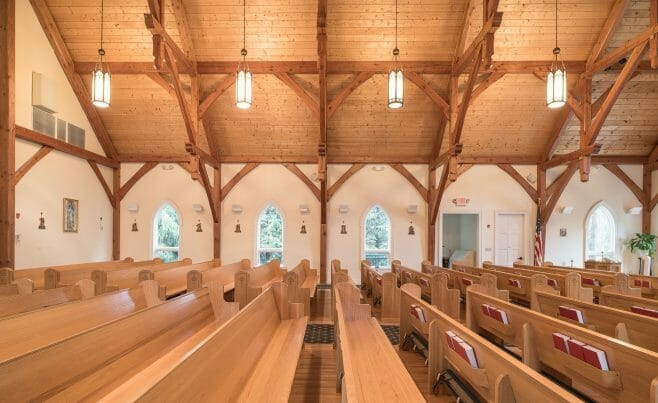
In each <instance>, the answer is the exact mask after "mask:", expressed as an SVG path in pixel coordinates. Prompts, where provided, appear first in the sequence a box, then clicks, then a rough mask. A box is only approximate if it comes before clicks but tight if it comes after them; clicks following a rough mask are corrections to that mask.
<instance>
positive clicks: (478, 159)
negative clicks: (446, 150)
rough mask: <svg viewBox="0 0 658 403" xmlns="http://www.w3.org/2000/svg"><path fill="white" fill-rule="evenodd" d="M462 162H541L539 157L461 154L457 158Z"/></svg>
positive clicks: (486, 163)
mask: <svg viewBox="0 0 658 403" xmlns="http://www.w3.org/2000/svg"><path fill="white" fill-rule="evenodd" d="M457 161H458V162H459V163H460V164H471V165H496V164H512V165H536V164H537V163H538V162H539V157H533V156H528V157H517V156H506V155H500V156H495V157H484V156H465V155H460V156H459V157H458V158H457Z"/></svg>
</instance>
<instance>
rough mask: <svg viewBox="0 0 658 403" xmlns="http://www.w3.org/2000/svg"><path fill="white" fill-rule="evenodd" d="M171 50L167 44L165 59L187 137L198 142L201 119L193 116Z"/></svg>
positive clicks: (190, 140) (191, 141) (193, 142)
mask: <svg viewBox="0 0 658 403" xmlns="http://www.w3.org/2000/svg"><path fill="white" fill-rule="evenodd" d="M170 52H171V50H170V48H169V46H168V45H167V46H165V59H166V60H167V65H169V68H170V69H171V73H172V74H171V76H172V78H173V82H174V90H175V91H176V99H177V100H178V106H179V107H180V110H181V113H182V114H183V121H184V122H185V130H186V131H187V139H188V141H189V142H190V143H192V144H196V142H197V135H198V133H199V121H198V120H196V119H194V118H193V117H192V112H191V111H190V104H189V102H188V101H187V99H186V98H185V93H184V92H183V86H182V84H181V81H180V76H179V75H178V67H177V66H176V63H177V62H176V60H175V59H174V57H173V55H172V54H171V53H170Z"/></svg>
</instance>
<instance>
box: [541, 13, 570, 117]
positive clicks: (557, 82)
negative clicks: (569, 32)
mask: <svg viewBox="0 0 658 403" xmlns="http://www.w3.org/2000/svg"><path fill="white" fill-rule="evenodd" d="M557 2H558V0H555V48H554V49H553V64H551V71H549V72H548V78H547V80H546V105H547V106H548V107H549V108H551V109H556V108H561V107H563V106H564V104H565V103H566V102H567V70H566V69H565V68H564V62H563V61H562V57H560V48H559V47H558V46H557Z"/></svg>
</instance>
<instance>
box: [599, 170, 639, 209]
mask: <svg viewBox="0 0 658 403" xmlns="http://www.w3.org/2000/svg"><path fill="white" fill-rule="evenodd" d="M603 166H604V167H605V169H607V170H608V171H610V172H612V174H613V175H615V176H616V177H617V178H619V180H620V181H622V183H623V184H624V185H626V187H627V188H628V190H630V191H631V192H632V193H633V194H634V195H635V197H637V200H638V201H639V202H640V203H644V201H645V195H644V191H643V190H642V188H641V187H640V186H638V185H637V184H636V183H635V182H634V181H633V179H631V178H630V177H629V176H628V175H627V174H626V172H624V171H622V169H621V168H619V165H613V164H603Z"/></svg>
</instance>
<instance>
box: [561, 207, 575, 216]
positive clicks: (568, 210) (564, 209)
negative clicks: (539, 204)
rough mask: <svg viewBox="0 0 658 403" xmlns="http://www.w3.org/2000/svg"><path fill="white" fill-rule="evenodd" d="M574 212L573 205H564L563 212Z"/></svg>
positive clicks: (566, 213) (567, 213)
mask: <svg viewBox="0 0 658 403" xmlns="http://www.w3.org/2000/svg"><path fill="white" fill-rule="evenodd" d="M571 213H573V206H566V207H562V214H565V215H569V214H571Z"/></svg>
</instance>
